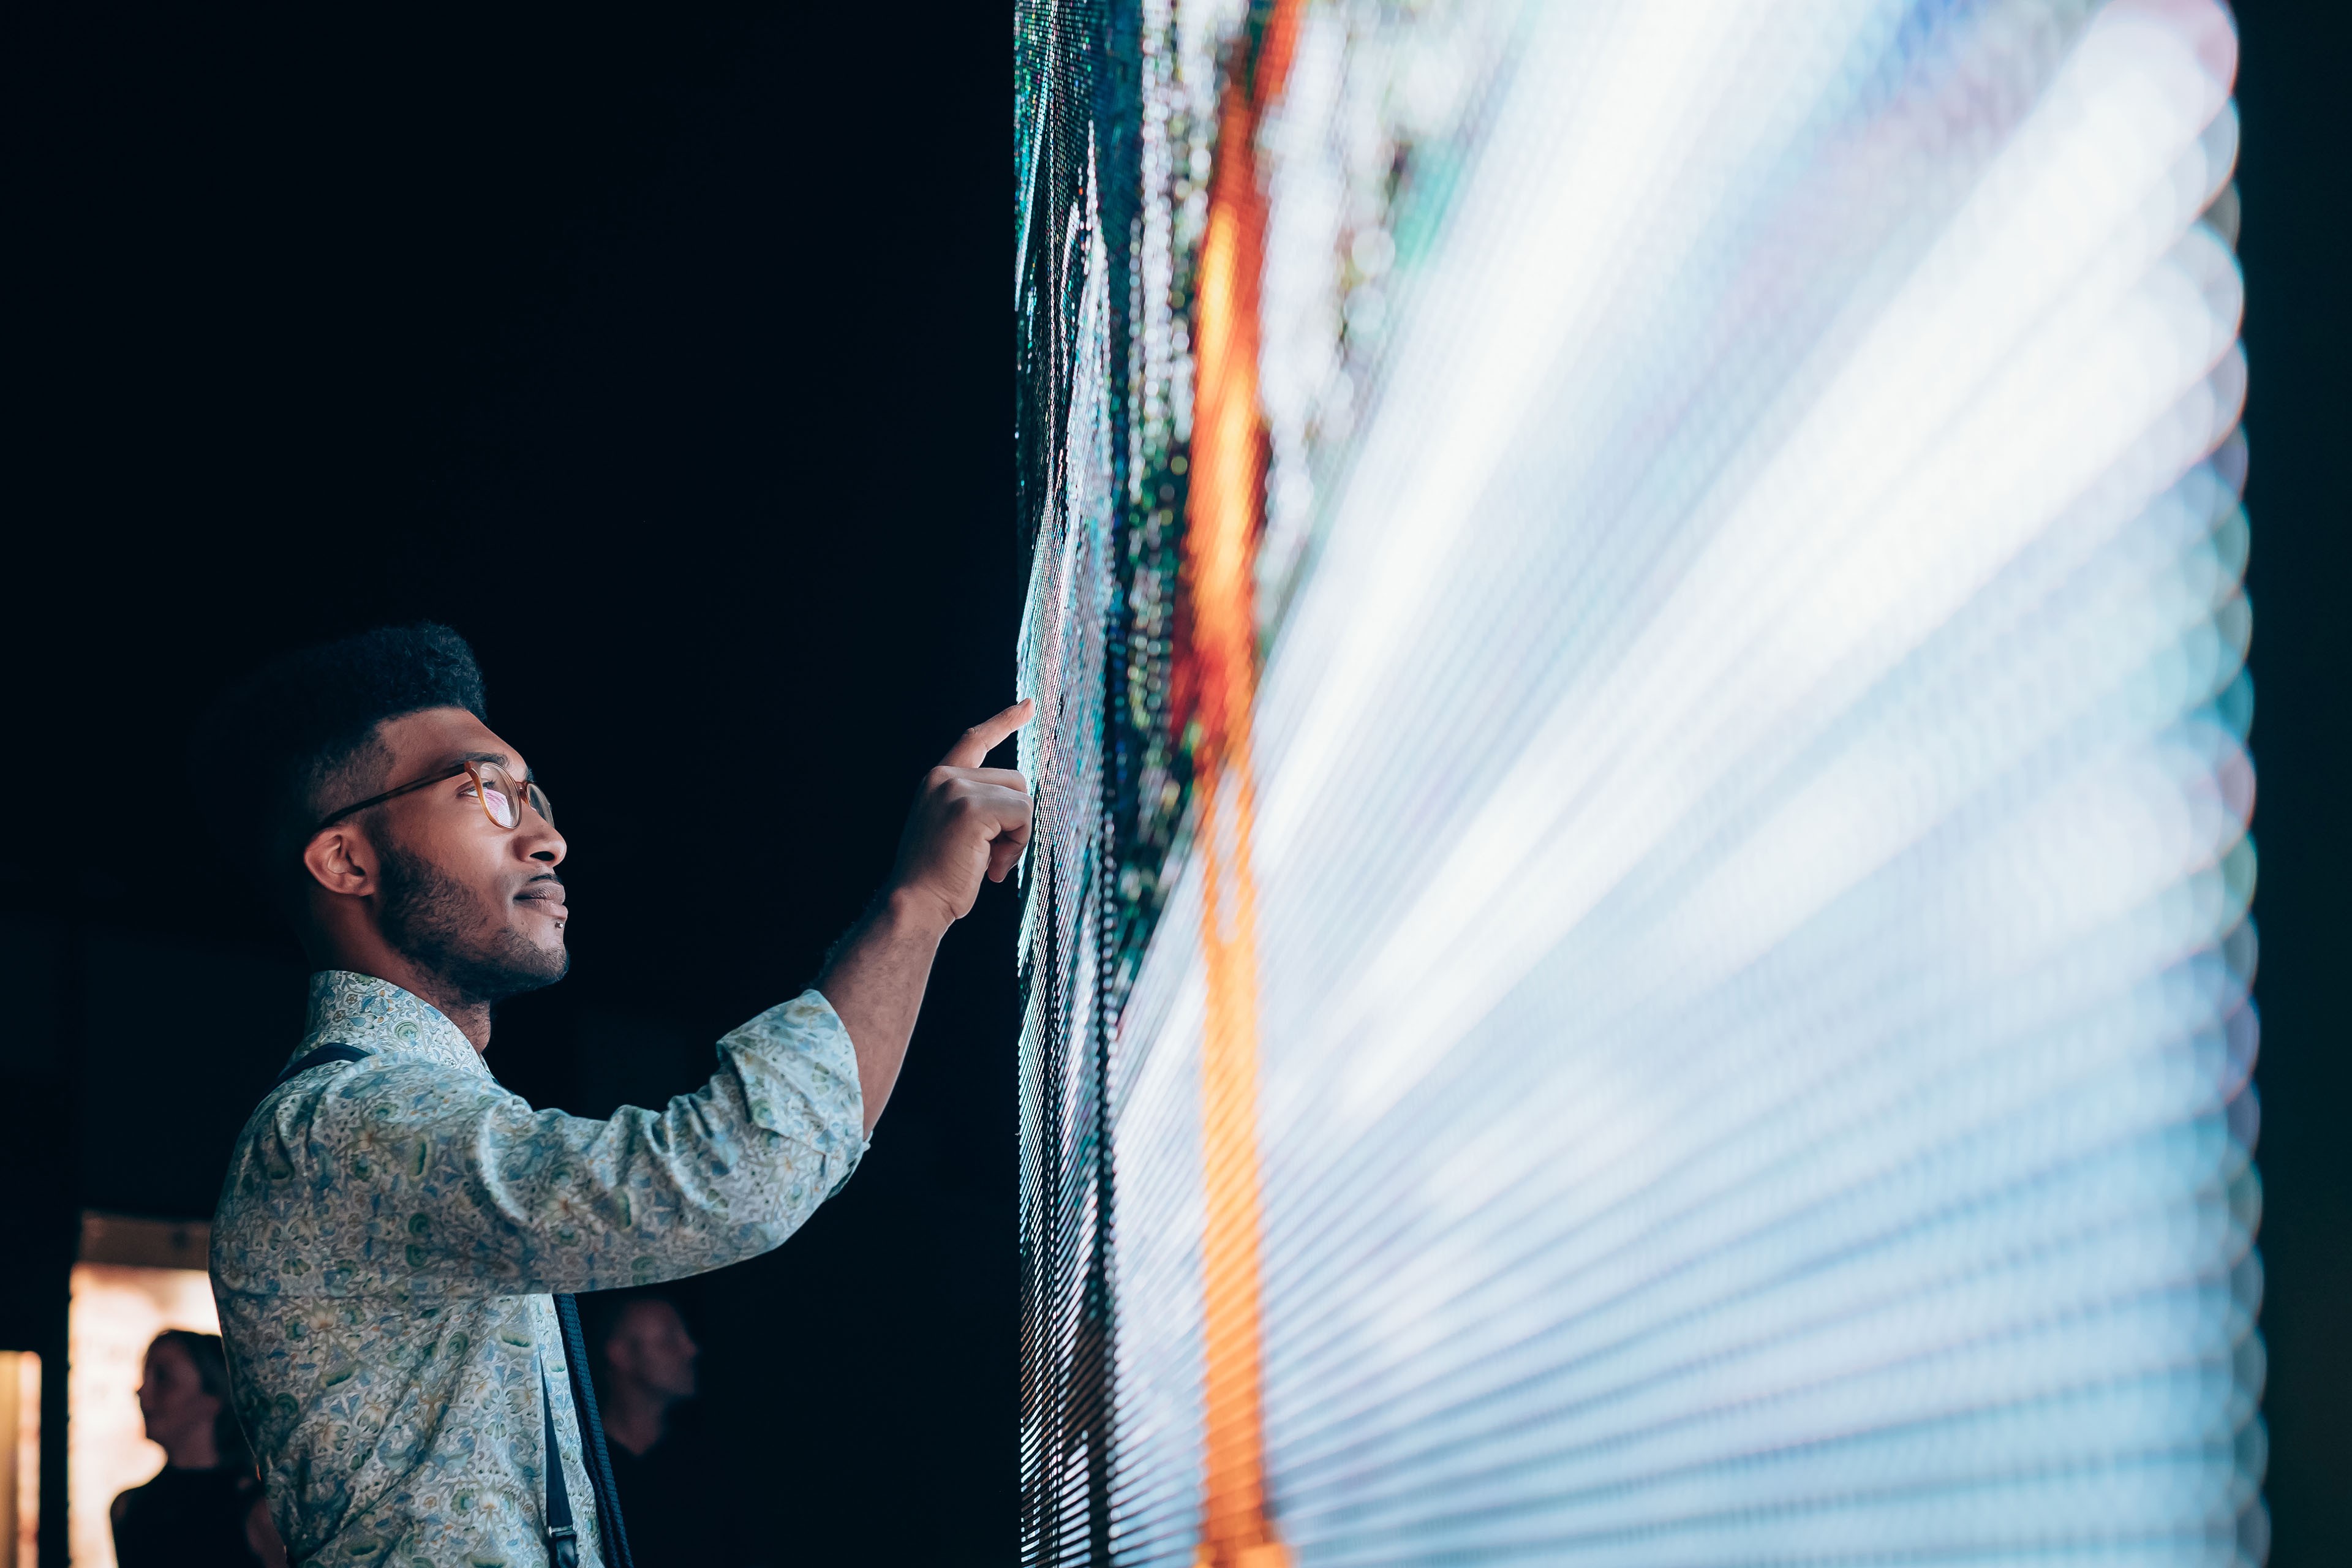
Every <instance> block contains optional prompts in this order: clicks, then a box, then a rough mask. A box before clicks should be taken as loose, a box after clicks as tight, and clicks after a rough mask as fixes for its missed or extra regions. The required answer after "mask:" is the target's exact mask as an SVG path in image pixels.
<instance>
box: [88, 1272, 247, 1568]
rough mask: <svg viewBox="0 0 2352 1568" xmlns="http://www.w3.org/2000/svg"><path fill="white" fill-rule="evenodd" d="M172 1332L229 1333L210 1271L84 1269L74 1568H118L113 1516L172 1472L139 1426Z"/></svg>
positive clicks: (161, 1453)
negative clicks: (145, 1372) (153, 1363)
mask: <svg viewBox="0 0 2352 1568" xmlns="http://www.w3.org/2000/svg"><path fill="white" fill-rule="evenodd" d="M165 1329H194V1330H195V1331H197V1332H199V1333H206V1334H216V1333H218V1332H220V1319H219V1317H218V1315H217V1314H216V1313H215V1311H214V1310H213V1289H212V1281H211V1280H210V1279H207V1278H206V1277H205V1271H204V1270H203V1269H201V1268H142V1267H139V1266H137V1265H134V1264H127V1263H77V1264H75V1265H74V1271H73V1308H72V1317H71V1320H70V1321H69V1324H68V1330H67V1332H68V1356H69V1357H70V1360H71V1366H70V1369H69V1370H68V1373H67V1396H68V1400H69V1402H70V1407H71V1411H72V1415H71V1424H70V1426H68V1430H67V1445H68V1446H67V1453H66V1467H67V1468H66V1474H67V1476H68V1479H69V1481H70V1483H71V1487H72V1491H71V1494H70V1498H69V1500H68V1507H67V1511H66V1525H67V1535H68V1542H69V1550H70V1552H71V1553H72V1555H71V1558H70V1561H71V1562H72V1563H73V1568H114V1532H113V1530H112V1527H111V1525H110V1521H108V1518H107V1509H108V1507H109V1506H110V1505H111V1504H112V1503H113V1501H114V1499H115V1495H116V1494H117V1493H119V1492H121V1491H122V1490H123V1489H125V1488H128V1487H135V1486H139V1485H142V1484H143V1483H144V1482H147V1481H150V1480H152V1479H154V1477H155V1473H156V1472H157V1471H158V1470H161V1469H162V1468H163V1449H161V1448H159V1447H156V1446H155V1445H154V1444H152V1443H151V1442H149V1441H148V1440H147V1437H146V1433H145V1429H144V1427H143V1426H142V1423H141V1421H140V1418H139V1379H140V1376H141V1373H142V1365H143V1363H144V1362H145V1360H146V1356H147V1347H148V1345H149V1344H150V1343H152V1342H153V1340H154V1338H155V1336H156V1335H157V1334H160V1333H162V1332H163V1331H164V1330H165Z"/></svg>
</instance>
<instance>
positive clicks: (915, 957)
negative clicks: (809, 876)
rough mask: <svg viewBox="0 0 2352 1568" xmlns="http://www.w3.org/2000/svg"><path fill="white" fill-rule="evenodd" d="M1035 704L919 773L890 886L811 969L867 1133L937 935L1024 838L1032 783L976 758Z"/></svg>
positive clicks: (894, 1073)
mask: <svg viewBox="0 0 2352 1568" xmlns="http://www.w3.org/2000/svg"><path fill="white" fill-rule="evenodd" d="M1035 707H1036V704H1034V703H1033V702H1027V701H1022V702H1016V703H1014V704H1013V706H1012V707H1010V708H1007V709H1006V710H1004V711H1003V712H1002V713H999V714H998V715H997V716H996V717H995V718H993V719H991V720H989V721H987V722H985V723H981V724H974V725H973V726H972V727H971V729H969V730H966V731H964V732H963V738H962V739H961V740H960V741H958V742H956V743H955V744H954V745H953V746H952V747H950V748H949V751H948V754H947V757H946V759H945V760H944V761H942V762H941V763H940V765H939V766H938V767H935V768H933V769H932V770H931V771H930V773H929V774H928V775H927V776H926V777H925V778H924V780H923V787H922V791H921V793H920V794H919V795H916V796H915V809H914V810H913V811H912V812H910V813H908V816H907V831H906V832H905V833H904V834H902V835H901V836H900V837H899V839H898V870H897V872H895V873H894V874H893V875H892V877H891V879H890V886H889V888H888V889H887V892H886V894H885V896H884V897H882V898H880V899H877V900H875V902H874V905H873V907H872V908H870V909H869V910H866V918H865V919H863V920H861V921H858V922H857V926H856V929H855V930H854V931H851V932H850V933H849V934H848V935H847V936H846V937H845V938H843V939H842V942H841V945H840V946H839V947H838V948H836V949H835V951H834V954H833V958H832V960H831V961H830V962H829V963H826V965H825V969H824V973H823V974H820V975H819V976H817V982H816V984H817V989H818V990H819V991H822V992H824V997H825V1000H826V1001H828V1002H830V1003H832V1004H833V1010H834V1012H835V1013H836V1014H838V1015H839V1016H840V1018H841V1022H842V1026H843V1027H844V1028H845V1029H847V1030H848V1031H849V1043H850V1045H851V1046H852V1047H855V1048H856V1052H857V1086H858V1092H859V1093H860V1094H862V1095H863V1096H864V1097H865V1100H866V1131H868V1132H872V1131H874V1121H875V1118H877V1117H878V1116H880V1115H881V1114H882V1105H883V1102H884V1101H885V1100H888V1099H889V1098H890V1089H891V1086H892V1085H893V1084H895V1083H897V1082H898V1064H899V1063H900V1061H902V1060H903V1059H904V1058H905V1057H906V1054H907V1041H908V1037H911V1036H912V1035H913V1034H914V1032H915V1015H916V1014H917V1013H918V1012H919V1011H920V1010H921V1007H922V1005H923V988H924V986H925V985H926V984H929V980H930V976H931V958H932V956H933V954H935V953H936V952H938V951H939V945H940V937H941V936H943V935H945V934H946V932H947V929H948V927H949V926H950V925H953V924H954V923H955V922H956V921H960V920H961V919H963V917H964V916H965V915H967V914H969V913H971V904H972V900H974V899H977V898H978V897H980V879H982V877H986V878H987V879H989V880H990V881H992V882H1001V881H1003V880H1004V878H1005V875H1006V873H1008V872H1010V871H1011V870H1012V869H1013V862H1014V861H1016V860H1018V859H1020V858H1021V850H1022V848H1023V847H1024V846H1025V845H1026V844H1027V843H1028V842H1029V781H1028V780H1026V779H1024V778H1023V777H1022V776H1021V775H1020V774H1019V773H1014V772H1013V770H1012V769H1010V768H984V767H982V766H981V765H980V764H981V763H984V762H986V761H987V760H988V753H989V752H990V750H991V749H992V748H993V747H994V746H995V745H996V744H997V743H998V742H1001V741H1003V739H1004V737H1006V736H1007V735H1010V734H1011V733H1013V731H1015V730H1018V729H1019V728H1021V726H1022V725H1024V724H1026V723H1027V722H1029V715H1030V713H1031V712H1032V711H1033V710H1034V709H1035Z"/></svg>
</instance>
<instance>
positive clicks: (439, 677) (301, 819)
mask: <svg viewBox="0 0 2352 1568" xmlns="http://www.w3.org/2000/svg"><path fill="white" fill-rule="evenodd" d="M428 708H463V709H466V710H467V711H469V712H471V713H472V714H473V715H474V716H475V717H476V718H478V719H480V720H481V721H483V722H484V723H488V721H489V700H488V697H487V696H486V695H485V693H484V691H483V687H482V671H481V668H480V666H478V664H476V663H475V662H474V650H473V648H472V647H469V646H467V642H466V639H465V638H464V637H459V636H458V635H457V633H456V632H454V631H452V630H450V629H449V628H448V627H447V626H439V625H436V624H435V623H433V622H430V621H424V622H419V623H418V624H416V625H415V626H379V627H377V628H376V629H374V630H373V631H365V632H361V633H359V634H358V635H356V636H354V637H343V638H341V639H340V640H338V641H335V642H331V643H323V644H320V646H318V647H307V648H302V649H299V650H298V651H296V652H293V653H289V654H283V655H280V656H279V657H278V658H274V659H272V660H270V661H269V662H268V664H265V665H263V666H262V667H261V668H259V669H257V670H255V671H254V672H253V673H252V674H250V675H248V676H247V677H246V678H245V679H243V680H240V681H238V682H237V683H236V685H234V686H232V687H230V688H229V689H227V690H226V691H225V692H223V693H222V694H221V696H220V698H219V700H217V701H215V703H214V704H213V706H212V708H211V709H210V710H208V711H207V712H206V713H205V716H204V718H203V719H202V720H201V721H199V722H198V724H197V726H196V731H195V736H194V744H193V745H192V746H191V748H190V765H191V771H192V773H193V774H194V783H195V785H196V796H197V799H198V801H199V802H200V803H201V804H202V805H203V808H204V811H205V816H206V818H207V820H208V822H209V824H210V826H211V827H212V829H213V832H214V834H215V837H218V839H219V840H220V843H221V847H222V848H223V849H224V850H225V851H226V853H227V855H228V857H229V858H230V859H231V860H232V861H234V862H235V863H236V865H237V866H238V867H239V868H241V869H243V870H244V871H245V872H246V873H247V875H248V876H250V877H252V878H253V879H254V880H255V881H256V882H257V884H258V885H259V886H260V887H261V889H263V891H264V892H266V893H268V894H269V895H270V897H271V898H272V899H273V900H278V901H283V902H288V903H289V904H290V902H291V901H292V900H293V899H294V898H295V896H296V893H297V890H298V889H299V887H300V885H301V883H300V879H299V876H298V875H297V874H296V872H297V867H298V866H299V861H298V859H297V858H296V857H297V856H298V855H299V852H300V850H301V847H302V846H303V844H304V843H306V842H307V841H308V840H309V838H310V828H311V825H312V824H314V823H316V822H317V821H318V819H319V818H320V816H322V815H324V813H325V812H326V811H327V810H328V809H330V807H329V806H328V805H326V804H325V803H326V799H327V795H328V792H329V790H330V789H331V786H334V785H337V784H346V783H348V782H350V781H351V780H352V779H353V778H354V777H355V776H356V775H359V774H361V773H363V772H364V771H365V769H366V767H367V765H368V764H369V763H371V762H377V761H379V759H380V754H381V753H382V752H383V746H382V743H381V742H380V741H379V740H378V734H377V732H378V731H379V730H380V729H381V728H382V727H383V723H384V722H385V721H387V720H391V719H397V718H400V717H402V716H403V715H404V714H409V713H418V712H422V711H424V710H425V709H428Z"/></svg>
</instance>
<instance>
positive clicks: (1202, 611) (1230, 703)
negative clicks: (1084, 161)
mask: <svg viewBox="0 0 2352 1568" xmlns="http://www.w3.org/2000/svg"><path fill="white" fill-rule="evenodd" d="M1298 12H1299V0H1276V4H1275V5H1273V6H1272V7H1271V10H1270V12H1269V13H1268V15H1267V19H1266V23H1265V31H1264V33H1263V34H1262V35H1260V37H1259V39H1258V42H1257V47H1256V49H1255V55H1254V58H1253V53H1252V51H1251V50H1250V49H1249V47H1248V40H1247V39H1246V38H1244V40H1242V43H1241V47H1238V48H1237V49H1236V51H1235V61H1236V63H1235V68H1234V71H1233V72H1232V74H1231V75H1230V76H1229V78H1228V79H1227V81H1226V83H1225V88H1224V96H1223V102H1222V104H1221V105H1220V108H1219V114H1218V126H1217V149H1216V160H1215V165H1214V173H1213V175H1212V176H1211V181H1210V187H1209V223H1208V229H1207V232H1206V234H1205V235H1204V236H1203V237H1202V243H1201V271H1200V286H1199V292H1198V296H1197V298H1198V300H1199V312H1198V319H1197V322H1196V331H1195V332H1194V342H1195V343H1196V344H1197V350H1198V354H1199V360H1198V366H1199V369H1198V374H1197V379H1196V381H1195V384H1194V385H1195V392H1194V397H1193V416H1192V457H1191V461H1192V487H1191V492H1190V496H1189V498H1188V515H1187V518H1186V525H1185V534H1184V562H1183V570H1184V577H1185V586H1186V587H1187V588H1188V589H1189V593H1188V595H1187V603H1186V605H1185V608H1186V610H1187V612H1188V613H1187V615H1186V617H1185V628H1184V629H1185V631H1186V633H1187V637H1186V647H1185V649H1184V654H1183V658H1184V662H1185V663H1186V664H1187V665H1188V666H1189V667H1190V668H1187V669H1186V670H1184V671H1183V675H1184V677H1185V679H1183V680H1182V682H1181V688H1182V698H1184V699H1189V701H1188V702H1186V703H1185V706H1186V707H1189V709H1190V715H1189V716H1190V718H1191V720H1192V722H1193V723H1194V724H1196V725H1197V726H1198V729H1197V731H1195V734H1194V739H1193V751H1192V765H1193V774H1192V777H1193V791H1194V795H1195V798H1196V800H1197V801H1198V803H1199V805H1198V809H1199V813H1200V815H1199V816H1198V818H1197V829H1196V830H1197V832H1198V835H1199V842H1200V844H1201V846H1202V872H1203V874H1204V876H1205V877H1206V879H1207V885H1206V888H1205V889H1204V896H1203V898H1202V912H1201V944H1202V952H1203V954H1204V956H1205V959H1206V963H1207V968H1208V1009H1207V1018H1206V1022H1205V1026H1204V1027H1203V1030H1202V1049H1201V1124H1202V1173H1203V1182H1204V1184H1205V1186H1206V1189H1207V1191H1206V1196H1207V1230H1206V1234H1205V1236H1204V1237H1203V1238H1202V1241H1203V1245H1202V1263H1203V1273H1204V1275H1205V1277H1206V1278H1205V1281H1204V1283H1205V1293H1206V1300H1205V1303H1204V1321H1203V1327H1202V1339H1203V1349H1204V1351H1205V1353H1206V1360H1207V1376H1206V1389H1205V1400H1204V1403H1205V1405H1206V1415H1207V1450H1208V1451H1207V1454H1206V1456H1205V1458H1206V1486H1205V1496H1204V1497H1203V1499H1202V1518H1201V1544H1200V1549H1199V1552H1197V1554H1196V1556H1195V1558H1194V1562H1195V1563H1196V1564H1197V1565H1198V1568H1276V1565H1278V1564H1286V1563H1288V1562H1289V1553H1288V1552H1286V1550H1285V1549H1284V1548H1283V1546H1282V1544H1281V1542H1279V1541H1278V1540H1277V1539H1276V1533H1275V1530H1274V1522H1273V1521H1272V1519H1271V1518H1270V1517H1269V1516H1268V1514H1267V1511H1266V1485H1265V1369H1264V1364H1263V1360H1262V1355H1261V1341H1262V1325H1261V1321H1260V1298H1259V1268H1258V1263H1259V1259H1258V1250H1259V1237H1260V1233H1261V1230H1262V1211H1261V1207H1260V1199H1259V1184H1258V1182H1259V1177H1258V1142H1257V1079H1258V1051H1257V890H1256V886H1255V881H1254V879H1253V878H1252V875H1251V870H1250V835H1251V826H1252V822H1253V819H1254V817H1255V813H1256V793H1255V784H1254V783H1253V781H1252V778H1251V773H1250V710H1251V707H1252V704H1253V703H1254V702H1255V699H1256V695H1257V606H1256V603H1255V598H1256V595H1255V590H1254V579H1255V557H1256V553H1257V541H1258V536H1259V533H1260V531H1261V529H1262V527H1263V524H1264V506H1265V421H1264V419H1263V417H1262V416H1261V415H1260V412H1259V408H1258V279H1259V275H1260V273H1261V272H1262V271H1263V269H1264V263H1265V219H1266V196H1265V190H1264V188H1263V187H1262V185H1261V184H1260V183H1259V181H1258V177H1257V168H1256V162H1257V131H1258V126H1259V123H1260V121H1261V120H1262V119H1263V117H1264V115H1265V110H1266V107H1267V106H1268V105H1269V104H1271V103H1272V102H1273V101H1274V100H1275V99H1276V97H1278V96H1279V95H1280V93H1281V90H1282V84H1283V80H1284V79H1285V78H1286V76H1287V75H1288V72H1289V68H1290V55H1291V47H1292V43H1293V41H1294V39H1295V38H1296V37H1297V24H1298ZM1180 700H1181V699H1180Z"/></svg>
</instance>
